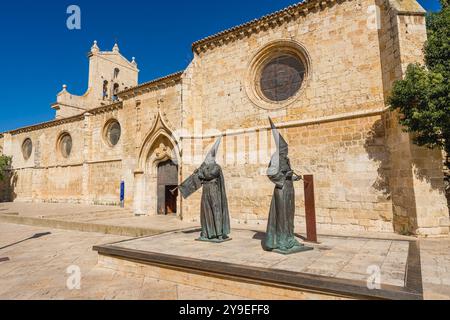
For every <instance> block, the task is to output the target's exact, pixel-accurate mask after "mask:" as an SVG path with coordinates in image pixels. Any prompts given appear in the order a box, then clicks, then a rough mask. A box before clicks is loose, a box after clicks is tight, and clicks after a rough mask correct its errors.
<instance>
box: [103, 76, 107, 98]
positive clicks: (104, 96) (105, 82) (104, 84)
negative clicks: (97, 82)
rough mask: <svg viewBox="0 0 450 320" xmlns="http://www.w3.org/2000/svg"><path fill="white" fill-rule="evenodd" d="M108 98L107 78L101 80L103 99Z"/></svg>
mask: <svg viewBox="0 0 450 320" xmlns="http://www.w3.org/2000/svg"><path fill="white" fill-rule="evenodd" d="M105 99H108V80H105V81H103V100H105Z"/></svg>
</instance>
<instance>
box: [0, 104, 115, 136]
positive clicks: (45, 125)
mask: <svg viewBox="0 0 450 320" xmlns="http://www.w3.org/2000/svg"><path fill="white" fill-rule="evenodd" d="M122 107H123V105H122V102H121V101H118V102H115V103H112V104H109V105H106V106H101V107H98V108H95V109H91V110H86V111H85V112H83V113H81V114H78V115H76V116H72V117H67V118H63V119H56V120H52V121H48V122H43V123H39V124H35V125H32V126H28V127H23V128H19V129H15V130H11V131H8V132H6V133H9V134H11V135H16V134H20V133H24V132H31V131H36V130H41V129H46V128H51V127H56V126H60V125H63V124H66V123H72V122H77V121H83V120H84V119H85V117H86V116H87V115H96V114H100V113H104V112H110V111H114V110H118V109H122Z"/></svg>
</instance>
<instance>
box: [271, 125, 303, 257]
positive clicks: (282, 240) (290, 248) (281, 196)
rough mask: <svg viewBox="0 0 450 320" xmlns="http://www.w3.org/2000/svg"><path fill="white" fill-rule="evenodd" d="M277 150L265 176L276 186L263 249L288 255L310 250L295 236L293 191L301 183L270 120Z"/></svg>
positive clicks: (283, 141)
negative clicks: (295, 185)
mask: <svg viewBox="0 0 450 320" xmlns="http://www.w3.org/2000/svg"><path fill="white" fill-rule="evenodd" d="M269 121H270V124H271V127H272V133H273V136H274V138H275V143H276V146H277V151H276V152H275V154H274V155H273V156H272V159H271V161H270V165H269V169H268V170H267V175H268V177H269V179H270V180H271V181H272V182H273V183H274V184H275V190H274V192H273V197H272V203H271V205H270V213H269V221H268V224H267V233H266V238H265V240H264V245H263V247H264V250H266V251H274V252H277V253H281V254H291V253H296V252H301V251H307V250H312V248H309V247H305V246H304V245H302V244H300V243H299V242H298V241H297V239H296V238H295V234H294V217H295V191H294V182H295V181H300V180H301V179H302V177H301V176H299V175H297V174H296V173H295V172H294V171H293V170H292V168H291V164H290V161H289V158H288V153H289V146H288V144H287V142H286V140H285V139H284V138H283V137H282V136H281V134H280V132H279V131H278V129H277V128H276V127H275V125H274V124H273V122H272V119H270V118H269Z"/></svg>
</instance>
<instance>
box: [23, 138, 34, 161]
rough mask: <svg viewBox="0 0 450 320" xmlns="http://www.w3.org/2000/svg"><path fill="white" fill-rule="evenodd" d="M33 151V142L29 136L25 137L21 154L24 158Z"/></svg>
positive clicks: (29, 155)
mask: <svg viewBox="0 0 450 320" xmlns="http://www.w3.org/2000/svg"><path fill="white" fill-rule="evenodd" d="M32 152H33V142H32V141H31V139H30V138H27V139H25V140H24V141H23V143H22V155H23V158H24V159H25V160H28V159H30V157H31V153H32Z"/></svg>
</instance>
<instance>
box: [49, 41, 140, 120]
mask: <svg viewBox="0 0 450 320" xmlns="http://www.w3.org/2000/svg"><path fill="white" fill-rule="evenodd" d="M88 58H89V79H88V89H87V91H86V93H85V94H84V95H82V96H76V95H73V94H70V93H69V92H68V91H67V86H66V85H64V86H63V90H62V91H61V92H60V93H59V94H58V95H57V102H56V103H54V104H53V105H52V108H53V109H55V110H56V118H65V117H70V116H73V115H77V114H80V113H83V112H85V111H88V110H90V109H94V108H97V107H100V106H102V105H107V104H111V103H113V102H115V101H117V93H118V92H120V91H122V90H125V89H128V88H131V87H134V86H137V85H138V75H139V69H138V67H137V63H136V60H135V58H134V57H133V58H132V60H131V61H129V60H128V59H127V58H125V57H124V56H123V55H122V54H121V53H120V50H119V46H118V44H117V43H116V44H114V47H113V48H112V50H111V51H101V50H100V48H99V46H98V44H97V41H94V44H93V45H92V47H91V51H90V52H89V53H88Z"/></svg>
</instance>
